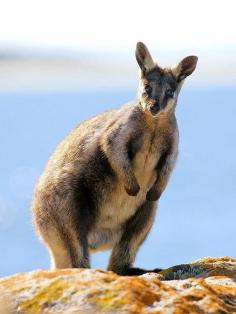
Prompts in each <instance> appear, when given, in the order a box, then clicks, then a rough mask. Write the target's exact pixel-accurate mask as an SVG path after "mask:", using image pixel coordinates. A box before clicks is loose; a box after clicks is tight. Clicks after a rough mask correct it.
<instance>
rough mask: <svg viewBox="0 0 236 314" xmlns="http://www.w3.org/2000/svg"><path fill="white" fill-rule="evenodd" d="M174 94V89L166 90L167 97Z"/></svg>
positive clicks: (171, 96)
mask: <svg viewBox="0 0 236 314" xmlns="http://www.w3.org/2000/svg"><path fill="white" fill-rule="evenodd" d="M173 96H174V91H173V89H167V91H166V97H167V98H173Z"/></svg>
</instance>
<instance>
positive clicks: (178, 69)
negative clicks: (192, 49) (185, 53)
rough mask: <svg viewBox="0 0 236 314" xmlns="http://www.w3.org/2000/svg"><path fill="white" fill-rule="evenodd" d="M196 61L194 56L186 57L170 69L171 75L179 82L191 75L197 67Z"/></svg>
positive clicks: (196, 58)
mask: <svg viewBox="0 0 236 314" xmlns="http://www.w3.org/2000/svg"><path fill="white" fill-rule="evenodd" d="M197 60H198V57H196V56H189V57H186V58H184V59H183V60H182V61H180V62H179V63H178V64H177V65H176V66H175V67H174V68H172V69H171V70H172V73H173V74H174V76H175V77H176V79H177V80H178V81H179V82H180V81H182V80H184V79H185V78H186V77H187V76H189V75H190V74H192V73H193V71H194V70H195V68H196V65H197Z"/></svg>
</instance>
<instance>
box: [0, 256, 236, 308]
mask: <svg viewBox="0 0 236 314" xmlns="http://www.w3.org/2000/svg"><path fill="white" fill-rule="evenodd" d="M235 279H236V260H235V259H232V258H204V259H202V260H199V261H196V262H193V263H191V264H183V265H178V266H174V267H171V268H169V269H167V270H164V271H162V272H161V273H159V274H155V273H150V274H146V275H143V276H139V277H122V276H118V275H116V274H114V273H112V272H106V271H100V270H94V269H65V270H57V271H34V272H30V273H25V274H16V275H14V276H10V277H7V278H2V279H0V295H1V296H2V298H4V306H5V304H6V300H8V303H11V304H10V305H9V307H6V308H8V309H10V308H11V311H10V310H9V312H1V308H0V313H1V314H8V313H9V314H10V313H11V314H12V313H21V314H37V313H39V314H40V313H51V314H53V313H63V314H69V313H74V314H75V313H117V314H118V313H119V314H120V313H133V314H135V313H141V314H142V313H143V314H149V313H150V314H151V313H152V314H161V313H173V314H182V313H183V314H184V313H186V314H187V313H193V314H194V313H196V314H197V313H201V314H202V313H214V314H217V313H222V314H223V313H236V280H235ZM9 300H11V302H10V301H9ZM0 303H1V302H0Z"/></svg>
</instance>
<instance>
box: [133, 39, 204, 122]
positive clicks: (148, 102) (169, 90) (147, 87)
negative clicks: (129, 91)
mask: <svg viewBox="0 0 236 314" xmlns="http://www.w3.org/2000/svg"><path fill="white" fill-rule="evenodd" d="M135 54H136V59H137V62H138V64H139V67H140V69H141V73H140V74H141V75H140V82H139V91H138V97H139V101H140V103H141V105H142V107H143V109H144V110H145V111H146V112H148V113H150V114H151V115H152V116H157V115H158V114H159V113H161V112H163V111H164V112H167V111H173V110H174V108H175V106H176V103H177V98H178V94H179V91H180V89H181V86H182V84H183V81H184V79H185V78H186V77H187V76H189V75H190V74H192V73H193V71H194V70H195V68H196V65H197V60H198V58H197V57H196V56H188V57H186V58H184V59H183V60H182V61H180V62H179V63H178V64H177V65H176V66H174V67H172V68H161V67H160V66H159V65H158V64H157V63H155V62H154V61H153V59H152V56H151V54H150V52H149V51H148V49H147V47H146V46H145V45H144V44H143V43H142V42H138V43H137V46H136V53H135Z"/></svg>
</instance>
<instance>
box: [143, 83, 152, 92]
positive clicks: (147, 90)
mask: <svg viewBox="0 0 236 314" xmlns="http://www.w3.org/2000/svg"><path fill="white" fill-rule="evenodd" d="M145 92H146V93H147V94H150V93H151V92H152V87H151V86H150V85H149V84H146V85H145Z"/></svg>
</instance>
